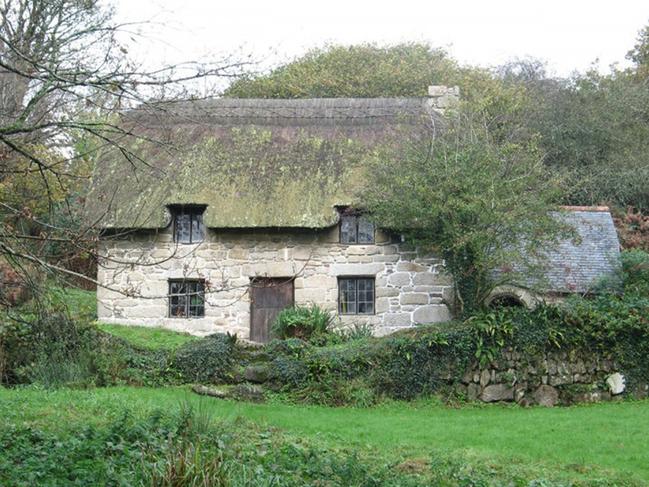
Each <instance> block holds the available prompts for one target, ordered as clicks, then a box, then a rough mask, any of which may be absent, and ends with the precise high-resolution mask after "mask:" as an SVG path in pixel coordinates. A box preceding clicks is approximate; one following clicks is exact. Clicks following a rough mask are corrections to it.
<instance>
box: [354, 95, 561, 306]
mask: <svg viewBox="0 0 649 487" xmlns="http://www.w3.org/2000/svg"><path fill="white" fill-rule="evenodd" d="M558 188H559V184H558V181H557V180H556V178H555V177H553V175H552V174H550V173H549V172H548V171H547V169H546V167H545V166H544V165H543V163H542V159H541V152H540V151H539V148H538V146H537V144H536V140H535V139H534V138H530V139H528V140H520V141H517V142H513V141H502V140H497V139H494V137H493V136H492V134H491V132H490V130H489V128H488V126H487V125H486V124H485V121H484V117H483V116H482V115H479V114H478V113H475V112H472V111H470V110H467V109H466V108H465V109H463V110H461V111H460V113H459V114H457V115H456V116H454V117H453V118H451V119H450V120H449V121H448V124H447V127H446V128H445V130H444V132H443V133H441V134H440V133H435V132H426V133H424V134H423V135H421V134H420V135H418V136H417V137H413V138H411V139H410V141H409V144H408V145H407V147H406V148H405V149H404V148H403V147H384V148H383V149H382V150H380V151H377V153H376V154H375V155H374V158H373V163H372V164H371V168H370V172H369V177H368V181H367V184H366V186H365V188H364V190H363V191H362V193H361V194H360V195H359V201H362V202H363V204H364V205H365V206H366V207H367V209H368V210H369V212H370V213H371V214H372V215H373V218H374V219H375V220H376V222H377V224H378V225H380V226H383V227H386V228H388V229H391V230H394V231H397V232H399V233H401V234H404V235H405V236H406V237H407V239H408V241H411V242H413V243H414V244H415V245H417V246H419V247H420V248H421V249H423V250H424V251H431V252H433V253H436V254H438V255H441V256H442V257H443V258H444V260H445V263H446V269H447V272H449V273H450V275H451V277H452V278H453V281H454V285H455V291H456V293H455V295H456V302H455V308H456V311H457V312H458V313H459V314H463V313H467V312H470V311H472V310H475V309H476V308H478V307H480V306H481V305H482V303H483V302H484V299H485V298H486V297H487V296H488V294H489V293H490V292H491V290H492V289H493V288H494V287H495V286H496V285H498V284H504V283H506V282H509V281H511V280H512V279H514V278H515V277H516V273H515V272H503V273H500V277H498V278H496V277H495V275H494V272H493V271H494V270H504V271H513V270H515V269H522V268H526V269H528V270H530V271H531V270H533V269H534V268H535V265H536V264H535V262H534V258H533V256H534V255H535V253H536V252H537V251H538V250H539V249H541V248H542V247H543V246H544V245H546V244H547V243H548V242H549V241H551V240H553V239H554V238H556V237H557V236H559V235H560V234H561V233H562V232H563V231H564V230H565V229H563V228H561V226H560V225H559V224H558V223H557V221H556V220H555V219H554V218H552V216H551V215H550V213H549V211H550V210H551V209H552V208H554V206H553V204H554V202H555V201H556V197H557V193H558V191H557V190H558Z"/></svg>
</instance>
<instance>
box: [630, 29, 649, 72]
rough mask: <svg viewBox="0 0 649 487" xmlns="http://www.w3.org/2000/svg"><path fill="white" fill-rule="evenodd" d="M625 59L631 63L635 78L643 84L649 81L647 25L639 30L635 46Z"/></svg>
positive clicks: (648, 33) (648, 34)
mask: <svg viewBox="0 0 649 487" xmlns="http://www.w3.org/2000/svg"><path fill="white" fill-rule="evenodd" d="M626 57H627V59H629V60H631V61H632V62H633V64H634V71H635V75H636V77H637V78H638V79H639V80H642V81H644V82H645V83H646V82H647V81H649V25H646V26H644V28H642V30H640V32H639V33H638V37H637V39H636V44H635V46H633V49H631V50H630V51H629V52H628V53H627V55H626Z"/></svg>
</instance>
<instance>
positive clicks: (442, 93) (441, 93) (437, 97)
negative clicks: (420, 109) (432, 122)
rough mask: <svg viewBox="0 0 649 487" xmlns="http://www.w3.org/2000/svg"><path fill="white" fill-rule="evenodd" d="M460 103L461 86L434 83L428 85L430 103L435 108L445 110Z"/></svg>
mask: <svg viewBox="0 0 649 487" xmlns="http://www.w3.org/2000/svg"><path fill="white" fill-rule="evenodd" d="M459 103H460V87H459V86H444V85H432V86H429V87H428V105H429V106H430V107H431V108H432V109H433V110H439V111H442V112H443V111H444V110H447V109H449V108H455V107H457V106H458V105H459Z"/></svg>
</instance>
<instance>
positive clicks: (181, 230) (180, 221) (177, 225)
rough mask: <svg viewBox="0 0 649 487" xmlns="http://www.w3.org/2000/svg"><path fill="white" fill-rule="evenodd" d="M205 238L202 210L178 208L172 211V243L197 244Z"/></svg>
mask: <svg viewBox="0 0 649 487" xmlns="http://www.w3.org/2000/svg"><path fill="white" fill-rule="evenodd" d="M204 238H205V226H204V225H203V209H202V208H196V209H194V208H190V209H185V208H179V209H177V210H175V211H174V241H176V242H178V243H198V242H202V241H203V240H204Z"/></svg>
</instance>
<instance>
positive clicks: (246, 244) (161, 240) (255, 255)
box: [97, 227, 451, 338]
mask: <svg viewBox="0 0 649 487" xmlns="http://www.w3.org/2000/svg"><path fill="white" fill-rule="evenodd" d="M338 240H339V238H338V227H333V228H329V229H325V230H305V229H299V230H282V231H279V230H278V231H269V230H245V231H243V230H240V231H238V230H212V229H210V230H208V234H207V236H206V240H205V241H204V242H201V243H200V244H194V245H180V244H176V243H174V242H173V238H172V233H171V230H170V229H165V230H161V231H150V232H142V231H139V232H134V233H131V234H130V235H129V236H125V237H124V236H123V237H120V238H117V237H111V238H104V239H102V240H101V241H100V243H99V254H100V256H101V257H102V258H101V260H100V265H99V270H98V281H99V282H100V284H101V285H102V286H104V287H101V286H100V287H99V288H98V292H97V300H98V317H99V319H100V320H101V321H102V322H108V323H121V324H133V325H144V326H162V327H165V328H170V329H174V330H180V331H187V332H190V333H192V334H196V335H207V334H210V333H215V332H221V333H224V332H230V333H237V334H238V336H239V337H241V338H248V337H249V331H250V299H249V294H248V286H249V284H250V281H251V279H252V278H254V277H260V276H265V277H292V276H295V281H294V282H295V303H296V304H298V305H306V304H309V303H316V304H318V305H320V306H323V307H325V308H327V309H330V310H332V311H336V310H337V303H338V277H344V276H374V277H375V290H376V301H375V314H373V315H343V316H340V317H339V318H340V321H339V324H340V325H341V326H350V325H352V324H355V323H358V324H362V323H365V324H369V325H371V326H372V327H373V328H374V332H375V333H376V334H377V335H383V334H387V333H390V332H393V331H396V330H398V329H401V328H404V327H410V326H413V325H416V324H419V323H430V322H439V321H445V320H447V319H448V318H449V317H450V316H449V311H448V308H447V307H446V305H445V304H444V303H443V300H444V298H448V296H449V293H450V290H451V287H450V281H449V279H448V278H447V277H446V276H445V275H444V274H443V273H442V263H441V261H440V260H439V259H437V258H434V257H430V256H420V255H418V254H417V253H416V252H414V251H412V249H408V248H407V247H406V246H404V245H403V244H398V243H395V242H394V241H392V240H391V239H390V238H389V237H388V236H387V235H384V234H382V233H381V232H379V231H377V238H376V243H375V244H372V245H346V244H340V243H339V242H338ZM178 278H201V279H205V280H206V283H208V285H209V286H210V287H211V289H212V290H211V291H210V292H208V293H207V295H206V299H205V316H204V317H202V318H189V319H187V318H171V317H169V316H168V301H167V297H166V294H167V293H168V280H169V279H178Z"/></svg>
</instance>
